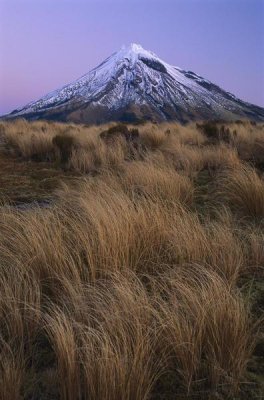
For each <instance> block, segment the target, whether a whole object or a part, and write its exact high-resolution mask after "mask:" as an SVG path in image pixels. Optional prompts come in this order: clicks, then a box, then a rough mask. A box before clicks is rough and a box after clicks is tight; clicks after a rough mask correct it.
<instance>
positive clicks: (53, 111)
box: [7, 43, 264, 123]
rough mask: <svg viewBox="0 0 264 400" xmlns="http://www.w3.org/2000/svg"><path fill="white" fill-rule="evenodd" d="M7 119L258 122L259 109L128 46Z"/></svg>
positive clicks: (261, 117) (137, 47)
mask: <svg viewBox="0 0 264 400" xmlns="http://www.w3.org/2000/svg"><path fill="white" fill-rule="evenodd" d="M7 117H8V118H16V117H25V118H29V119H38V118H47V119H57V120H65V121H67V120H71V121H75V122H87V123H89V122H92V123H100V122H106V121H109V120H137V119H152V120H156V121H164V120H178V121H181V122H184V121H188V120H197V119H225V120H229V119H238V118H249V119H254V120H264V109H262V108H260V107H258V106H254V105H251V104H248V103H245V102H243V101H241V100H239V99H237V98H236V97H235V96H233V95H232V94H230V93H228V92H225V91H224V90H222V89H220V88H219V87H218V86H216V85H214V84H212V83H211V82H209V81H208V80H206V79H203V78H202V77H200V76H199V75H196V74H195V73H193V72H190V71H184V70H182V69H180V68H178V67H174V66H171V65H169V64H167V63H166V62H164V61H162V60H161V59H160V58H159V57H158V56H156V55H155V54H154V53H152V52H150V51H146V50H144V49H143V48H142V47H141V46H140V45H138V44H134V43H133V44H131V45H130V46H128V47H122V48H121V49H120V50H119V51H118V52H116V53H114V54H113V55H112V56H110V57H109V58H107V59H106V60H105V61H104V62H103V63H101V64H100V65H99V66H97V67H96V68H94V69H92V70H91V71H90V72H88V73H87V74H86V75H84V76H82V77H81V78H80V79H78V80H76V81H75V82H73V83H71V84H69V85H66V86H64V87H63V88H61V89H58V90H55V91H54V92H51V93H49V94H47V95H46V96H44V97H42V98H41V99H40V100H38V101H35V102H31V103H30V104H28V105H26V106H25V107H23V108H20V109H18V110H15V111H13V112H12V113H11V114H9V116H7Z"/></svg>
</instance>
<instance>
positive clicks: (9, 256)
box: [0, 120, 264, 400]
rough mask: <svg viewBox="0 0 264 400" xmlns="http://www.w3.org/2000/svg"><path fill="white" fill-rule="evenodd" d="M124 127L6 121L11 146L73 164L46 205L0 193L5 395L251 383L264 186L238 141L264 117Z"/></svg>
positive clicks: (64, 166)
mask: <svg viewBox="0 0 264 400" xmlns="http://www.w3.org/2000/svg"><path fill="white" fill-rule="evenodd" d="M109 127H110V133H111V132H112V133H111V135H112V136H113V135H114V138H113V137H112V136H111V140H110V139H109V138H108V136H107V137H106V136H105V135H106V133H105V132H107V135H108V134H109ZM118 129H120V127H119V128H116V127H115V125H114V124H113V125H112V124H111V125H106V126H90V127H87V126H78V125H73V124H72V125H65V124H55V123H46V122H34V123H28V122H26V121H24V120H20V121H16V122H14V123H11V122H9V123H1V128H0V134H1V135H4V137H5V141H6V143H5V144H4V145H3V146H2V147H1V149H0V151H5V153H6V156H10V157H20V158H19V159H21V160H22V159H23V160H25V159H26V160H30V162H32V164H33V165H36V163H37V162H39V161H43V160H46V161H47V160H48V162H51V163H54V164H55V165H56V168H58V169H61V171H65V170H66V172H67V173H70V171H73V172H78V178H76V179H75V180H74V181H73V183H72V184H68V185H66V184H64V185H61V187H60V188H58V189H57V191H56V196H55V197H54V199H53V203H51V204H50V206H49V207H47V208H43V207H36V206H34V207H33V208H26V209H25V210H19V209H17V208H15V207H13V206H10V205H8V204H3V206H1V207H0V399H3V400H14V399H15V400H20V399H22V398H25V399H32V398H39V399H43V400H44V399H48V398H52V399H54V400H57V399H63V400H86V399H89V400H100V399H102V400H124V399H128V400H134V399H135V400H149V399H155V400H157V399H165V398H166V400H171V399H175V398H176V397H177V398H178V397H179V398H185V399H200V398H201V399H213V398H219V399H221V398H222V399H224V398H225V399H228V398H230V399H232V398H240V395H241V396H245V392H244V388H245V387H246V388H248V387H249V391H250V388H251V386H250V385H251V384H252V382H251V380H252V374H251V375H250V374H249V372H248V365H249V364H250V363H252V360H255V359H256V357H257V356H256V354H255V353H256V351H255V348H256V344H257V343H258V337H259V331H258V329H257V328H256V327H257V326H259V323H258V322H259V321H258V320H257V318H258V316H256V315H255V314H254V309H255V308H258V310H259V306H258V305H257V307H256V305H255V304H254V307H253V308H252V309H251V307H250V301H251V300H252V301H255V300H254V298H255V297H256V296H255V297H254V294H253V295H252V299H251V297H250V296H251V295H250V294H249V295H247V296H244V295H243V293H244V291H245V289H244V288H243V286H242V282H244V281H245V280H248V282H250V284H251V282H252V281H253V279H254V278H256V277H257V278H258V279H259V277H261V276H263V265H264V252H263V249H264V236H263V229H262V225H263V224H262V222H261V221H262V219H263V215H264V211H263V204H264V197H263V196H264V195H263V193H264V190H263V177H262V171H261V163H260V162H259V163H255V164H254V165H255V168H254V167H253V166H252V165H251V166H250V165H249V164H247V163H246V162H245V159H246V158H247V157H248V156H247V155H246V154H245V153H243V151H242V150H241V149H242V147H243V146H244V143H246V142H247V141H248V142H249V141H252V143H253V145H252V146H253V147H254V146H255V145H256V143H260V141H262V136H261V132H262V129H263V128H262V126H261V125H256V126H253V125H251V124H249V123H247V122H243V123H236V124H228V125H227V126H226V127H224V129H222V128H221V126H220V127H219V132H220V134H219V135H217V138H209V137H206V135H205V134H203V133H202V132H201V130H200V129H197V127H196V126H195V125H194V124H191V125H188V126H185V127H181V126H179V125H177V124H174V123H170V124H169V123H167V124H161V125H153V124H149V123H148V124H145V125H144V126H138V132H136V134H134V136H133V138H132V137H131V135H132V134H131V132H134V133H135V131H133V129H134V128H133V127H129V128H124V127H123V128H122V129H123V131H124V132H123V133H124V134H119V131H118ZM234 131H236V132H235V133H234ZM102 132H103V135H102ZM217 132H218V130H217ZM251 134H252V135H253V136H252V137H250V138H249V136H250V135H251ZM207 136H208V132H207ZM241 143H243V145H242V144H241ZM253 147H252V149H253ZM254 148H255V147H254ZM252 151H253V150H252ZM254 151H255V150H254ZM253 153H254V152H253ZM253 153H251V155H250V157H249V158H248V160H250V161H251V157H253V155H252V154H253ZM242 154H243V155H242ZM255 156H256V154H255V153H254V157H255ZM24 162H25V161H24ZM256 168H258V169H256ZM66 172H65V173H66ZM201 178H203V180H202V183H200V180H201ZM201 190H202V191H203V197H201V196H200V200H199V204H198V202H197V198H198V197H199V196H196V193H197V192H199V191H201ZM252 310H253V311H252ZM257 323H258V324H257ZM253 355H254V357H253ZM250 365H251V364H250ZM255 370H256V369H255ZM245 382H249V383H245ZM252 385H253V384H252ZM255 388H257V389H258V387H257V386H256V385H255V386H254V391H255ZM257 389H256V391H257ZM259 390H261V389H259ZM247 393H248V392H247ZM252 393H253V391H252ZM246 395H247V394H246ZM175 396H176V397H175ZM252 396H253V394H252ZM256 398H257V397H256ZM252 399H254V397H252Z"/></svg>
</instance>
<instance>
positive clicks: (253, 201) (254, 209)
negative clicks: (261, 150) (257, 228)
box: [216, 165, 264, 220]
mask: <svg viewBox="0 0 264 400" xmlns="http://www.w3.org/2000/svg"><path fill="white" fill-rule="evenodd" d="M217 184H218V186H217V189H216V197H217V198H218V199H219V201H221V202H226V203H227V204H229V205H230V206H231V207H233V209H235V210H236V211H238V212H241V213H242V214H243V215H245V216H249V217H253V218H259V219H260V220H261V219H263V217H264V181H263V179H262V178H261V177H260V176H259V175H258V174H257V172H256V171H255V170H254V169H253V168H251V167H249V166H247V165H243V166H241V168H239V169H235V170H233V171H226V172H224V173H223V174H222V175H221V176H220V177H219V178H218V181H217Z"/></svg>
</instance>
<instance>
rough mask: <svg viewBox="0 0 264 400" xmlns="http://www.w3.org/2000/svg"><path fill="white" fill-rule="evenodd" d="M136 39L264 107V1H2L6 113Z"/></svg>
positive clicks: (1, 78)
mask: <svg viewBox="0 0 264 400" xmlns="http://www.w3.org/2000/svg"><path fill="white" fill-rule="evenodd" d="M132 42H135V43H139V44H141V45H142V46H143V47H144V48H145V49H147V50H151V51H153V52H154V53H156V54H157V55H158V56H159V57H160V58H162V59H163V60H164V61H166V62H168V63H169V64H172V65H176V66H178V67H180V68H183V69H186V70H191V71H193V72H195V73H197V74H199V75H201V76H203V77H204V78H206V79H208V80H210V81H212V82H213V83H216V84H218V85H219V86H221V87H222V88H223V89H225V90H227V91H229V92H231V93H233V94H235V95H236V96H237V97H239V98H241V99H242V100H246V101H248V102H251V103H254V104H257V105H260V106H264V0H0V115H1V114H4V113H7V112H9V111H12V110H14V109H15V108H17V107H20V106H23V105H25V104H27V103H28V102H30V101H33V100H37V99H38V98H40V97H41V96H43V95H45V94H47V93H48V92H50V91H52V90H54V89H57V88H60V87H61V86H63V85H64V84H67V83H70V82H72V81H73V80H75V79H77V78H79V77H80V76H82V75H84V74H85V73H87V72H88V71H89V70H90V69H92V68H93V67H95V66H96V65H98V64H100V63H101V62H102V61H103V60H104V59H105V58H106V57H108V56H109V55H111V54H112V53H114V52H115V51H117V50H119V49H120V48H121V47H122V46H123V45H128V44H129V43H132Z"/></svg>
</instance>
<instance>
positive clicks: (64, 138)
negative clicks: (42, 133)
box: [52, 134, 75, 164]
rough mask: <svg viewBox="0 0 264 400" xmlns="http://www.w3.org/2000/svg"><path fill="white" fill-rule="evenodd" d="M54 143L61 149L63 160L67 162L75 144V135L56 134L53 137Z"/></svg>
mask: <svg viewBox="0 0 264 400" xmlns="http://www.w3.org/2000/svg"><path fill="white" fill-rule="evenodd" d="M52 143H53V144H54V145H55V146H57V147H58V149H59V150H60V155H61V162H62V163H63V164H65V163H67V162H68V161H69V158H70V156H71V153H72V150H73V147H74V144H75V140H74V137H73V136H70V135H66V134H65V135H56V136H54V138H53V139H52Z"/></svg>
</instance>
